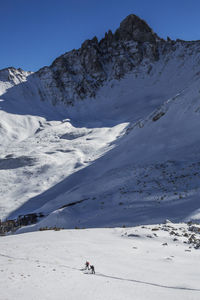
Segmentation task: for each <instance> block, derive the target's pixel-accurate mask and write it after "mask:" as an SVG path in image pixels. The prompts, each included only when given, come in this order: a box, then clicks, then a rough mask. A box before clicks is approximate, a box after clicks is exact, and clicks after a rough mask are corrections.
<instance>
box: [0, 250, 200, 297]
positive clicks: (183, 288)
mask: <svg viewBox="0 0 200 300" xmlns="http://www.w3.org/2000/svg"><path fill="white" fill-rule="evenodd" d="M0 256H1V257H5V258H9V259H14V260H23V261H28V262H34V263H43V264H47V265H55V263H50V262H47V261H38V260H31V259H26V258H21V257H13V256H10V255H5V254H2V253H0ZM56 266H57V267H61V268H67V269H70V270H75V271H83V269H79V268H75V267H71V266H67V265H60V264H56ZM84 274H86V275H89V274H91V273H84ZM91 275H93V274H91ZM95 275H96V276H99V277H104V278H110V279H115V280H121V281H127V282H133V283H139V284H144V285H151V286H155V287H160V288H165V289H174V290H186V291H194V292H200V289H196V288H187V287H179V286H167V285H162V284H157V283H153V282H147V281H140V280H136V279H128V278H122V277H117V276H111V275H106V274H102V273H98V272H96V273H95Z"/></svg>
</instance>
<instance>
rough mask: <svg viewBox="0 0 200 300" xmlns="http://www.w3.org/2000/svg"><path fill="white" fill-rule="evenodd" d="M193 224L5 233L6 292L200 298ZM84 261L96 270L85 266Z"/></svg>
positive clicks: (1, 274)
mask: <svg viewBox="0 0 200 300" xmlns="http://www.w3.org/2000/svg"><path fill="white" fill-rule="evenodd" d="M188 228H189V227H188V226H187V225H185V224H171V223H170V224H169V223H168V224H166V225H153V226H146V227H144V226H142V227H139V226H138V227H135V228H123V229H122V228H121V229H120V228H116V229H86V230H62V231H58V232H55V231H43V232H34V233H27V234H21V235H15V236H6V237H3V238H1V250H0V265H1V267H0V286H1V299H4V300H5V299H7V300H11V299H13V298H14V299H16V300H18V299H20V300H25V299H27V298H28V299H30V300H35V299H43V300H45V299H48V300H51V299H52V300H53V299H72V300H75V299H88V300H90V299H94V298H95V299H97V300H109V299H116V300H117V299H120V300H121V299H126V300H129V299H140V300H146V299H148V300H157V299H166V300H168V299H170V298H172V299H173V300H179V299H182V300H188V299H190V300H198V299H199V297H200V289H199V269H200V260H199V258H200V257H199V250H196V249H194V248H193V246H192V244H188V237H187V235H188V236H190V235H191V234H192V232H190V231H188ZM195 235H196V236H199V233H196V234H195ZM86 260H89V262H90V263H91V264H94V266H95V269H96V274H95V275H91V274H90V272H84V271H82V270H81V269H82V268H83V267H84V264H85V261H86Z"/></svg>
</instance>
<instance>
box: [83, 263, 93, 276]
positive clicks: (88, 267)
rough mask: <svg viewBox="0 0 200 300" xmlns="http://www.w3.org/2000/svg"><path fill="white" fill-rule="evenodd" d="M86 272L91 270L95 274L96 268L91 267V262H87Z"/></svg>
mask: <svg viewBox="0 0 200 300" xmlns="http://www.w3.org/2000/svg"><path fill="white" fill-rule="evenodd" d="M85 270H91V273H92V274H95V269H94V266H93V265H90V263H89V261H86V263H85Z"/></svg>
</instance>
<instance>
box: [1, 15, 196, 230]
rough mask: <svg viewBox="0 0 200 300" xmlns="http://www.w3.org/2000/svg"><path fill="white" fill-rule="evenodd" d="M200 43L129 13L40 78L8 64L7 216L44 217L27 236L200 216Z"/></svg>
mask: <svg viewBox="0 0 200 300" xmlns="http://www.w3.org/2000/svg"><path fill="white" fill-rule="evenodd" d="M135 22H136V23H135ZM124 26H125V27H124ZM126 26H127V30H126V29H125V28H126ZM135 26H136V27H137V28H138V30H136V29H137V28H136V27H135ZM144 36H145V39H146V40H145V41H144V40H143V38H144ZM199 50H200V42H198V41H197V42H184V41H180V40H178V41H171V40H168V41H164V40H162V39H160V38H158V37H157V35H156V34H154V33H153V31H152V30H151V29H150V28H149V27H148V25H147V24H146V23H144V22H143V21H141V22H140V20H138V19H137V18H136V19H135V17H129V18H128V19H127V20H126V21H125V22H122V24H121V26H120V28H119V30H117V31H116V32H115V33H111V32H110V31H109V32H108V33H107V34H106V36H105V38H104V39H103V40H101V41H98V40H97V39H96V38H95V39H93V40H91V41H86V42H85V43H83V45H82V47H81V49H79V50H73V51H71V52H69V53H66V54H64V55H62V56H61V57H59V58H58V59H56V60H55V61H54V62H53V64H52V65H51V66H50V67H45V68H43V69H41V70H39V71H38V72H36V73H30V72H24V71H23V70H21V69H18V70H16V69H14V68H9V69H5V70H2V71H0V147H1V153H0V175H1V176H0V196H1V197H0V217H1V218H11V219H13V218H17V217H18V216H19V215H23V214H28V213H35V212H36V213H44V215H45V217H44V218H43V219H42V220H40V222H39V223H37V224H35V225H32V226H30V227H26V228H23V229H21V232H22V231H32V230H37V229H39V228H41V227H45V226H48V227H51V226H58V227H65V228H74V227H104V226H119V225H120V226H121V225H133V224H141V223H145V224H148V223H154V222H161V221H163V220H164V219H166V218H171V219H172V220H175V221H180V220H185V219H187V220H189V219H196V220H197V219H199V215H200V213H199V189H200V184H199V177H200V172H199V164H200V154H199V153H200V137H199V132H198V128H199V126H200V118H199V112H200V97H199V95H200V88H199V86H200V79H199V74H200V51H199Z"/></svg>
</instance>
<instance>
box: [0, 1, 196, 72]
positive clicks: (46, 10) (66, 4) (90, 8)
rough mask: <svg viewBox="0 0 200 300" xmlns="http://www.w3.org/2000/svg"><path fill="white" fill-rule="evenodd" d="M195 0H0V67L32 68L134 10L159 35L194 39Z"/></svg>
mask: <svg viewBox="0 0 200 300" xmlns="http://www.w3.org/2000/svg"><path fill="white" fill-rule="evenodd" d="M199 12H200V1H199V0H190V1H189V0H173V1H172V0H168V1H164V0H9V1H4V0H2V1H1V2H0V33H1V34H0V69H2V68H5V67H8V66H14V67H16V68H19V67H21V68H22V69H25V70H32V71H36V70H37V69H39V68H41V67H43V66H44V65H50V64H51V63H52V61H53V60H54V59H55V58H56V57H58V56H59V55H61V54H63V53H65V52H67V51H69V50H71V49H74V48H79V47H80V45H81V43H82V42H83V41H84V40H85V39H88V38H92V37H93V36H94V35H96V36H97V37H98V38H102V37H103V36H104V33H105V32H106V31H107V30H108V29H111V30H112V31H114V30H116V28H117V27H119V24H120V22H121V21H122V20H123V19H124V18H125V17H126V16H127V15H129V14H131V13H134V14H136V15H138V16H139V17H141V18H142V19H144V20H145V21H146V22H147V23H148V24H149V25H150V26H151V27H152V29H153V30H154V31H155V32H156V33H157V34H158V35H159V36H161V37H163V38H166V37H167V36H170V37H171V38H173V39H176V38H181V39H185V40H197V39H200V30H199V28H200V17H199V16H200V14H199Z"/></svg>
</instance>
